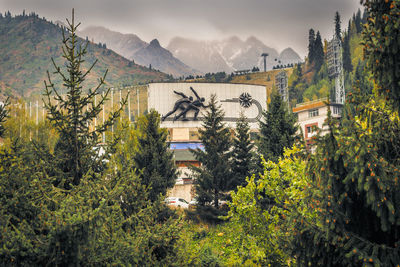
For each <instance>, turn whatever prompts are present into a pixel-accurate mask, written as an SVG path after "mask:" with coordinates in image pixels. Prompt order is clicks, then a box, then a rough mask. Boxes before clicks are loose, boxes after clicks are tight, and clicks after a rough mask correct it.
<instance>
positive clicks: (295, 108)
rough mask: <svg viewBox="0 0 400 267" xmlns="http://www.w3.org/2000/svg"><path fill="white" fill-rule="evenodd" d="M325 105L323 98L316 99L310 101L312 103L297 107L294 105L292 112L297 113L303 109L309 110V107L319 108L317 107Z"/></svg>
mask: <svg viewBox="0 0 400 267" xmlns="http://www.w3.org/2000/svg"><path fill="white" fill-rule="evenodd" d="M324 106H326V104H325V100H321V101H316V102H312V103H309V104H307V103H305V104H304V105H301V106H298V107H294V108H293V109H292V110H293V113H297V112H300V111H303V110H309V109H314V108H319V107H324Z"/></svg>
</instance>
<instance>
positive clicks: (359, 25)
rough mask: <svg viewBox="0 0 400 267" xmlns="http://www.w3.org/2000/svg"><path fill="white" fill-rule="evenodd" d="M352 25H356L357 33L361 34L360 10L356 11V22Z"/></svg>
mask: <svg viewBox="0 0 400 267" xmlns="http://www.w3.org/2000/svg"><path fill="white" fill-rule="evenodd" d="M354 23H355V24H356V29H357V33H361V31H362V27H363V26H362V22H361V10H360V9H358V10H357V14H356V20H355V21H354Z"/></svg>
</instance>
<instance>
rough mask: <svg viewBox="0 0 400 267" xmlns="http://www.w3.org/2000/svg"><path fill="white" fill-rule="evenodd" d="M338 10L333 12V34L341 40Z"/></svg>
mask: <svg viewBox="0 0 400 267" xmlns="http://www.w3.org/2000/svg"><path fill="white" fill-rule="evenodd" d="M340 24H341V21H340V14H339V11H336V13H335V36H336V38H337V39H338V40H342V30H341V26H340Z"/></svg>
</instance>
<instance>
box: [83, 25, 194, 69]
mask: <svg viewBox="0 0 400 267" xmlns="http://www.w3.org/2000/svg"><path fill="white" fill-rule="evenodd" d="M79 35H80V36H81V37H86V36H87V37H88V38H89V39H90V40H93V41H94V42H101V43H105V44H106V45H107V47H108V48H111V49H112V50H114V51H115V52H116V53H118V54H120V55H121V56H124V57H126V58H127V59H130V60H134V61H135V62H136V63H138V64H139V65H143V66H150V64H151V66H152V68H154V69H159V70H160V71H162V72H166V73H168V74H171V75H173V76H175V77H180V76H188V75H196V74H201V72H199V71H197V70H195V69H193V68H191V67H190V66H187V65H186V64H184V63H183V62H181V61H180V60H179V59H177V58H175V57H174V56H173V55H172V53H170V52H169V51H168V50H167V49H165V48H163V47H162V46H161V45H160V43H159V42H158V40H157V39H153V41H155V40H157V41H156V43H153V44H152V43H151V42H150V43H147V42H145V41H143V40H141V39H140V37H138V36H137V35H136V34H133V33H129V34H124V33H120V32H117V31H113V30H110V29H107V28H105V27H102V26H90V27H87V28H85V29H83V30H82V31H80V32H79ZM153 41H152V42H153Z"/></svg>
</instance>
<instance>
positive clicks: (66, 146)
mask: <svg viewBox="0 0 400 267" xmlns="http://www.w3.org/2000/svg"><path fill="white" fill-rule="evenodd" d="M67 23H68V27H67V28H66V29H65V31H64V30H63V31H62V32H63V49H62V51H63V58H64V59H65V60H66V62H67V64H66V72H63V71H62V70H61V68H60V67H59V66H57V65H56V63H55V62H54V59H53V58H52V62H53V65H54V68H55V72H54V73H55V74H57V75H59V76H60V77H61V78H62V82H63V86H64V87H65V91H66V95H65V96H62V95H61V94H60V92H61V91H62V90H61V89H57V88H56V85H55V84H54V83H53V82H52V79H51V76H50V73H49V72H48V71H47V76H48V81H45V93H44V95H45V96H46V97H47V101H46V102H45V106H46V109H47V111H48V115H47V118H48V119H49V120H50V122H51V123H52V124H53V125H54V127H55V129H56V131H57V132H58V134H59V141H58V143H57V144H56V147H55V151H54V160H55V161H56V162H57V166H58V168H57V170H56V172H57V175H56V180H55V181H54V183H55V185H59V186H61V187H63V188H65V189H70V188H71V186H74V185H78V184H79V183H80V181H81V178H82V176H83V175H85V174H86V173H87V172H88V171H89V170H90V169H92V170H99V166H102V165H103V163H104V159H103V158H102V157H99V153H98V144H99V141H100V136H101V135H102V133H103V132H105V131H106V130H107V128H108V127H109V126H111V125H112V124H113V123H114V122H115V121H116V118H118V117H119V114H120V111H121V109H122V106H124V103H122V105H121V108H120V109H118V110H117V111H115V112H113V113H111V115H110V117H109V118H108V119H107V120H106V121H105V123H104V124H103V125H100V126H97V127H96V128H95V129H91V127H90V126H91V125H92V123H93V120H94V119H95V118H96V117H97V116H98V115H99V113H100V112H101V108H102V106H103V105H104V101H106V99H107V96H108V94H109V92H110V89H108V90H107V91H106V93H105V94H104V96H100V100H99V102H98V103H97V104H96V105H95V103H94V98H95V96H96V95H98V94H99V92H100V90H103V86H104V80H105V77H106V74H107V71H106V72H105V73H104V76H103V77H101V78H100V81H99V84H98V85H97V86H96V87H95V88H89V89H88V90H87V95H86V94H85V92H84V89H83V83H84V81H85V79H86V77H87V75H88V74H89V73H90V71H91V70H92V69H93V67H94V66H95V64H96V63H97V60H96V61H95V62H94V63H93V64H92V65H91V66H90V68H89V69H87V70H86V71H83V69H84V68H83V67H82V63H84V62H85V60H84V56H85V55H86V53H87V46H88V44H89V43H88V42H86V43H85V44H82V39H80V38H79V37H78V36H77V35H76V32H77V28H78V26H79V25H80V24H77V25H76V24H75V21H74V10H72V21H71V22H70V21H69V20H68V19H67ZM66 33H67V34H68V36H66V35H65V34H66ZM52 100H54V101H52ZM124 102H126V99H125V101H124ZM107 154H108V153H106V154H105V155H107Z"/></svg>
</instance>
